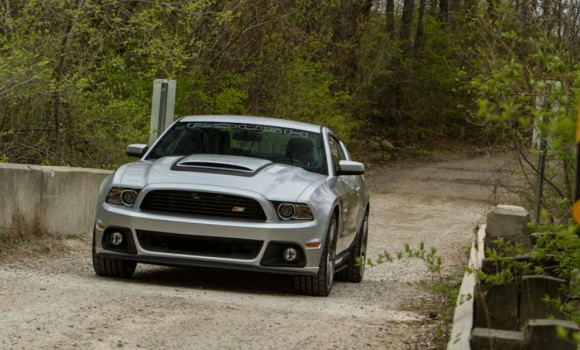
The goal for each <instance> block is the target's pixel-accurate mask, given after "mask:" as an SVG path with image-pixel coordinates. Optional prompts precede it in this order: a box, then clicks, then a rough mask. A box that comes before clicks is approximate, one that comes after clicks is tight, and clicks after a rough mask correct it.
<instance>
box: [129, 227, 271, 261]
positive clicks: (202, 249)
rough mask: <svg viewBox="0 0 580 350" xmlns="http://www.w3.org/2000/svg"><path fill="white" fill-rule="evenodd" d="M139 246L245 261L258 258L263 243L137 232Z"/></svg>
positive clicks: (172, 252) (167, 251)
mask: <svg viewBox="0 0 580 350" xmlns="http://www.w3.org/2000/svg"><path fill="white" fill-rule="evenodd" d="M137 239H138V240H139V244H140V245H141V246H142V247H143V248H144V249H146V250H149V251H154V252H160V253H171V254H184V255H197V256H211V257H217V258H230V259H247V260H251V259H254V258H255V257H256V256H258V253H260V249H262V244H263V243H264V242H263V241H257V240H252V239H237V238H216V237H206V236H189V235H181V234H175V233H166V232H154V231H145V230H137Z"/></svg>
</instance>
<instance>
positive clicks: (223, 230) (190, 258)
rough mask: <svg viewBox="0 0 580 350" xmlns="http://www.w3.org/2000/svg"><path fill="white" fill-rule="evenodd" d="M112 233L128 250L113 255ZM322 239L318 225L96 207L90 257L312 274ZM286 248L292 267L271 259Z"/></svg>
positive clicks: (321, 225) (322, 226)
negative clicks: (293, 255)
mask: <svg viewBox="0 0 580 350" xmlns="http://www.w3.org/2000/svg"><path fill="white" fill-rule="evenodd" d="M112 230H117V231H121V232H123V234H124V235H126V236H128V238H129V239H128V241H129V245H130V246H129V247H121V249H117V248H115V247H111V246H110V245H109V244H107V239H106V238H107V235H108V234H109V233H110V232H111V231H112ZM325 233H326V228H325V223H324V222H321V221H320V220H313V221H278V220H276V221H274V220H271V221H266V222H256V221H241V220H236V219H229V218H212V217H203V218H201V217H200V218H197V217H196V218H192V217H189V216H187V215H179V214H171V215H168V214H167V213H149V212H148V213H145V212H142V211H140V210H138V209H136V208H130V207H124V206H119V205H114V204H109V203H106V202H102V203H100V204H99V205H98V208H97V219H96V225H95V253H96V254H97V256H100V257H109V258H121V259H124V260H130V261H136V262H141V263H150V264H156V265H179V266H202V267H217V268H226V269H237V270H250V271H262V272H275V273H289V274H316V273H317V272H318V266H319V262H320V256H321V252H322V248H321V247H322V243H323V240H324V236H325ZM290 246H292V247H295V248H296V250H298V251H299V253H300V255H301V256H300V261H299V262H298V263H296V262H294V263H285V262H284V261H282V259H277V258H276V256H277V255H278V253H279V251H280V250H281V249H283V248H285V247H290Z"/></svg>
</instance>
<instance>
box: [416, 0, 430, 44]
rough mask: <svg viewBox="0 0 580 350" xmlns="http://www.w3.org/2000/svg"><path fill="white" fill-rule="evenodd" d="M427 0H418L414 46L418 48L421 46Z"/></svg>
mask: <svg viewBox="0 0 580 350" xmlns="http://www.w3.org/2000/svg"><path fill="white" fill-rule="evenodd" d="M426 3H427V0H419V11H418V13H417V35H416V36H415V48H417V49H419V48H421V47H423V41H424V35H425V33H424V24H423V21H424V17H425V5H426Z"/></svg>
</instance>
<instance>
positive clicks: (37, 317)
mask: <svg viewBox="0 0 580 350" xmlns="http://www.w3.org/2000/svg"><path fill="white" fill-rule="evenodd" d="M505 161H506V158H505V157H504V156H497V155H493V156H489V155H477V156H471V157H467V156H464V157H455V158H454V159H451V160H449V159H447V160H445V161H432V162H417V161H402V162H395V163H393V164H390V165H388V166H384V167H374V168H372V169H370V170H369V171H368V173H367V181H368V183H369V186H370V191H371V217H370V236H369V246H370V247H369V252H368V253H369V257H370V258H373V259H376V258H377V257H378V255H379V254H380V253H382V252H383V251H385V250H387V251H389V252H396V251H399V250H401V249H403V245H404V244H405V243H409V244H411V245H412V246H417V245H418V244H419V243H420V242H425V244H426V246H427V247H429V246H433V247H435V248H437V250H438V252H439V255H441V256H442V258H443V260H444V264H445V265H446V266H445V269H446V271H451V270H452V269H454V268H457V267H459V266H461V265H462V264H463V263H464V262H465V261H466V253H465V251H466V247H467V246H468V245H469V244H470V242H471V239H472V237H473V230H474V227H475V226H476V224H478V223H479V222H482V221H483V215H484V214H485V212H486V211H487V210H488V209H489V208H490V205H491V204H490V203H491V202H493V201H495V200H496V198H495V197H494V192H495V191H494V184H495V183H496V181H495V179H496V177H497V176H502V173H501V172H499V171H497V170H496V169H497V168H498V166H499V165H500V164H503V163H504V162H505ZM66 244H67V245H68V246H69V249H68V250H67V251H66V252H64V253H62V254H58V255H56V256H55V254H50V255H47V256H41V257H36V258H32V259H29V258H26V259H19V261H18V260H17V261H16V262H11V263H7V262H4V263H2V264H0V349H73V348H74V349H119V348H125V349H428V348H432V347H433V343H432V337H433V323H434V322H433V319H432V318H433V317H436V315H429V314H428V313H425V312H424V311H420V312H417V311H408V310H409V308H408V307H405V305H408V304H409V303H411V302H413V301H415V300H417V297H418V296H419V295H424V292H423V291H422V290H421V288H420V287H418V286H417V285H416V284H414V283H412V282H416V281H419V280H421V279H424V278H426V277H427V276H428V272H427V269H426V268H425V266H424V264H423V263H421V262H419V261H414V260H402V261H395V262H393V263H386V264H381V265H377V266H374V267H372V268H368V269H367V271H366V275H365V278H364V280H363V282H362V283H361V284H349V283H341V282H338V283H336V284H335V286H334V288H333V291H332V293H331V295H330V296H329V297H327V298H319V297H307V296H301V295H296V294H293V293H292V280H291V279H290V278H288V277H285V276H273V275H259V274H251V273H240V272H229V271H220V270H207V269H194V268H169V267H154V266H142V265H139V266H138V268H137V272H136V273H135V276H134V278H132V279H130V280H114V279H107V278H99V277H97V276H96V275H95V274H94V272H93V270H92V266H91V260H90V237H89V236H88V235H85V236H82V237H80V238H76V239H70V240H67V241H66ZM12 261H14V260H12Z"/></svg>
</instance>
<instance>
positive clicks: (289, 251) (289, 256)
mask: <svg viewBox="0 0 580 350" xmlns="http://www.w3.org/2000/svg"><path fill="white" fill-rule="evenodd" d="M282 259H284V261H286V262H289V263H291V262H294V261H296V259H298V251H296V249H294V248H292V247H289V248H286V249H284V252H282Z"/></svg>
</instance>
